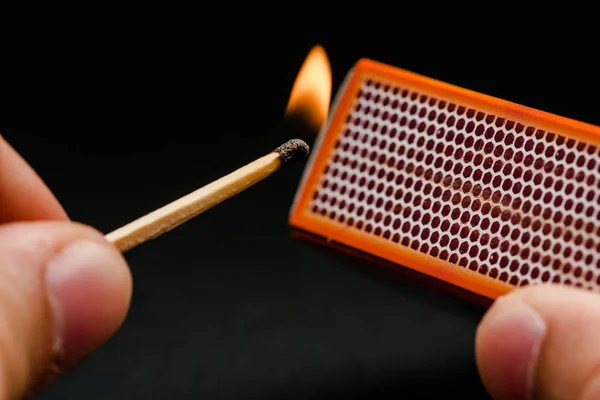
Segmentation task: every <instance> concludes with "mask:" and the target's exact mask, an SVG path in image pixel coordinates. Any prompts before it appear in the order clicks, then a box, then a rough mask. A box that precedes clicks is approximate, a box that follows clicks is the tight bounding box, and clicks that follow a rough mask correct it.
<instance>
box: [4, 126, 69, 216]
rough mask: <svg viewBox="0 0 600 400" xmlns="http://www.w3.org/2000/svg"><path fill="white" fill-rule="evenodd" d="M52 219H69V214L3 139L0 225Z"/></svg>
mask: <svg viewBox="0 0 600 400" xmlns="http://www.w3.org/2000/svg"><path fill="white" fill-rule="evenodd" d="M48 219H51V220H60V219H67V214H66V213H65V211H64V210H63V208H62V206H61V205H60V203H59V202H58V200H57V199H56V198H55V197H54V195H53V194H52V193H51V192H50V190H49V189H48V187H47V186H46V185H45V184H44V182H43V181H42V179H41V178H40V177H39V176H38V175H37V174H36V173H35V171H34V170H33V169H32V168H31V166H29V164H27V162H25V160H23V158H22V157H21V156H20V155H19V154H18V153H17V152H16V151H15V150H14V149H13V148H12V147H11V146H10V144H8V142H6V140H4V138H2V137H1V136H0V223H5V222H11V221H20V220H30V221H31V220H48Z"/></svg>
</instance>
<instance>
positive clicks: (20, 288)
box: [0, 222, 132, 398]
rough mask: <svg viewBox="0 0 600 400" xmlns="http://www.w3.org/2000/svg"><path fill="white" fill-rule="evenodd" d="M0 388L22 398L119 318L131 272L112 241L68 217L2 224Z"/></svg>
mask: <svg viewBox="0 0 600 400" xmlns="http://www.w3.org/2000/svg"><path fill="white" fill-rule="evenodd" d="M0 260H1V261H0V395H1V396H2V398H21V396H23V395H24V394H25V393H26V392H27V391H28V390H32V389H35V390H38V389H39V388H40V387H43V386H44V385H45V384H47V383H48V382H51V381H52V380H53V379H55V378H56V376H60V375H61V374H62V373H64V372H65V371H67V370H69V369H70V368H72V367H73V366H75V365H76V364H77V363H78V362H79V361H80V360H81V359H82V358H83V357H85V356H86V355H88V354H90V352H92V351H93V350H95V349H96V348H98V347H99V346H100V345H102V344H103V343H104V342H105V341H106V340H108V339H109V338H110V336H111V335H113V334H114V333H115V331H116V330H117V329H118V328H119V327H120V326H121V324H122V322H123V320H124V318H125V316H126V314H127V310H128V307H129V301H130V296H131V286H132V283H131V275H130V271H129V269H128V267H127V264H126V262H125V260H124V258H123V256H122V255H121V253H119V252H118V251H117V249H116V248H115V247H114V246H113V245H112V244H110V243H108V242H106V241H105V240H104V237H103V236H102V235H101V234H100V233H98V232H96V231H94V230H93V229H91V228H88V227H85V226H82V225H78V224H74V223H70V222H20V223H13V224H7V225H4V226H2V227H0Z"/></svg>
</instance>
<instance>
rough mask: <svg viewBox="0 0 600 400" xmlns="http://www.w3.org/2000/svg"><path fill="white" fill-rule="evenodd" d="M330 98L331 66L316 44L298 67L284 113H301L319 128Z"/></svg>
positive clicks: (324, 117)
mask: <svg viewBox="0 0 600 400" xmlns="http://www.w3.org/2000/svg"><path fill="white" fill-rule="evenodd" d="M330 100H331V66H330V65H329V59H328V58H327V53H325V49H324V48H323V47H322V46H320V45H317V46H315V47H313V48H312V50H311V51H310V53H308V56H307V57H306V60H305V61H304V64H302V68H300V72H299V73H298V76H297V77H296V81H295V82H294V86H293V88H292V92H291V94H290V98H289V100H288V105H287V108H286V110H285V114H286V115H290V114H302V115H303V116H305V117H306V118H307V119H308V122H309V123H310V124H311V125H314V126H315V128H316V129H319V128H320V127H321V126H322V125H323V123H324V122H325V121H326V120H327V114H328V113H329V102H330Z"/></svg>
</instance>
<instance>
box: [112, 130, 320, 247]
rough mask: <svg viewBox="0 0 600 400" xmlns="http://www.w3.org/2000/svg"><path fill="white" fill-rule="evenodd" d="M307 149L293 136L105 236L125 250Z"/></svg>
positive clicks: (171, 226)
mask: <svg viewBox="0 0 600 400" xmlns="http://www.w3.org/2000/svg"><path fill="white" fill-rule="evenodd" d="M308 152H309V148H308V145H307V144H306V143H305V142H304V141H302V140H300V139H292V140H290V141H288V142H286V143H284V144H282V145H281V146H279V147H277V148H276V149H275V150H273V151H272V152H270V153H269V154H267V155H265V156H262V157H260V158H259V159H257V160H255V161H253V162H251V163H249V164H247V165H245V166H243V167H242V168H239V169H238V170H236V171H234V172H232V173H230V174H229V175H225V176H224V177H222V178H220V179H217V180H216V181H214V182H211V183H209V184H208V185H206V186H204V187H202V188H200V189H198V190H196V191H194V192H192V193H190V194H188V195H186V196H184V197H181V198H179V199H177V200H175V201H173V202H172V203H169V204H167V205H166V206H164V207H161V208H159V209H158V210H155V211H153V212H151V213H149V214H146V215H145V216H143V217H141V218H139V219H137V220H135V221H133V222H131V223H129V224H127V225H125V226H123V227H121V228H119V229H117V230H115V231H113V232H111V233H109V234H107V235H106V239H107V240H108V241H109V242H111V243H113V244H115V245H116V246H117V248H118V249H119V250H120V251H122V252H125V251H127V250H129V249H132V248H133V247H135V246H137V245H139V244H141V243H144V242H146V241H148V240H150V239H154V238H156V237H157V236H159V235H162V234H163V233H165V232H168V231H170V230H171V229H173V228H175V227H177V226H179V225H181V224H182V223H184V222H186V221H188V220H190V219H191V218H193V217H195V216H197V215H199V214H201V213H203V212H204V211H206V210H208V209H210V208H212V207H214V206H215V205H217V204H219V203H221V202H223V201H224V200H227V199H228V198H230V197H232V196H235V195H236V194H238V193H240V192H242V191H243V190H245V189H247V188H249V187H250V186H252V185H254V184H256V183H258V182H260V181H261V180H263V179H265V178H266V177H268V176H269V175H271V174H272V173H274V172H275V171H277V170H279V169H280V168H281V167H283V166H286V165H290V164H293V163H294V162H296V161H299V160H301V159H305V158H306V156H307V155H308Z"/></svg>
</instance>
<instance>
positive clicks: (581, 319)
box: [476, 285, 600, 400]
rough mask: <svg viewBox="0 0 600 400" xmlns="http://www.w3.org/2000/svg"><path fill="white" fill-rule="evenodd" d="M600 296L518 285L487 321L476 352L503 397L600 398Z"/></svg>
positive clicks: (486, 378) (492, 388) (493, 390)
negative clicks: (519, 287)
mask: <svg viewBox="0 0 600 400" xmlns="http://www.w3.org/2000/svg"><path fill="white" fill-rule="evenodd" d="M598 332H600V296H598V295H597V294H595V293H592V292H588V291H584V290H583V289H575V288H569V287H564V286H558V285H552V286H551V285H543V286H531V287H527V288H523V289H517V290H515V291H514V292H512V293H510V294H508V295H506V296H504V297H502V298H500V299H499V300H497V301H496V303H495V304H494V305H493V306H492V307H491V308H490V310H489V311H488V313H487V315H486V316H485V317H484V318H483V320H482V321H481V324H480V326H479V328H478V331H477V335H476V357H477V363H478V367H479V371H480V374H481V377H482V380H483V383H484V384H485V386H486V387H487V389H488V391H489V392H490V394H491V395H492V396H493V397H494V398H495V399H498V400H501V399H514V400H518V399H532V398H536V399H538V398H539V399H556V400H561V399H569V400H571V399H577V400H584V399H599V398H600V335H599V334H598Z"/></svg>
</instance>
